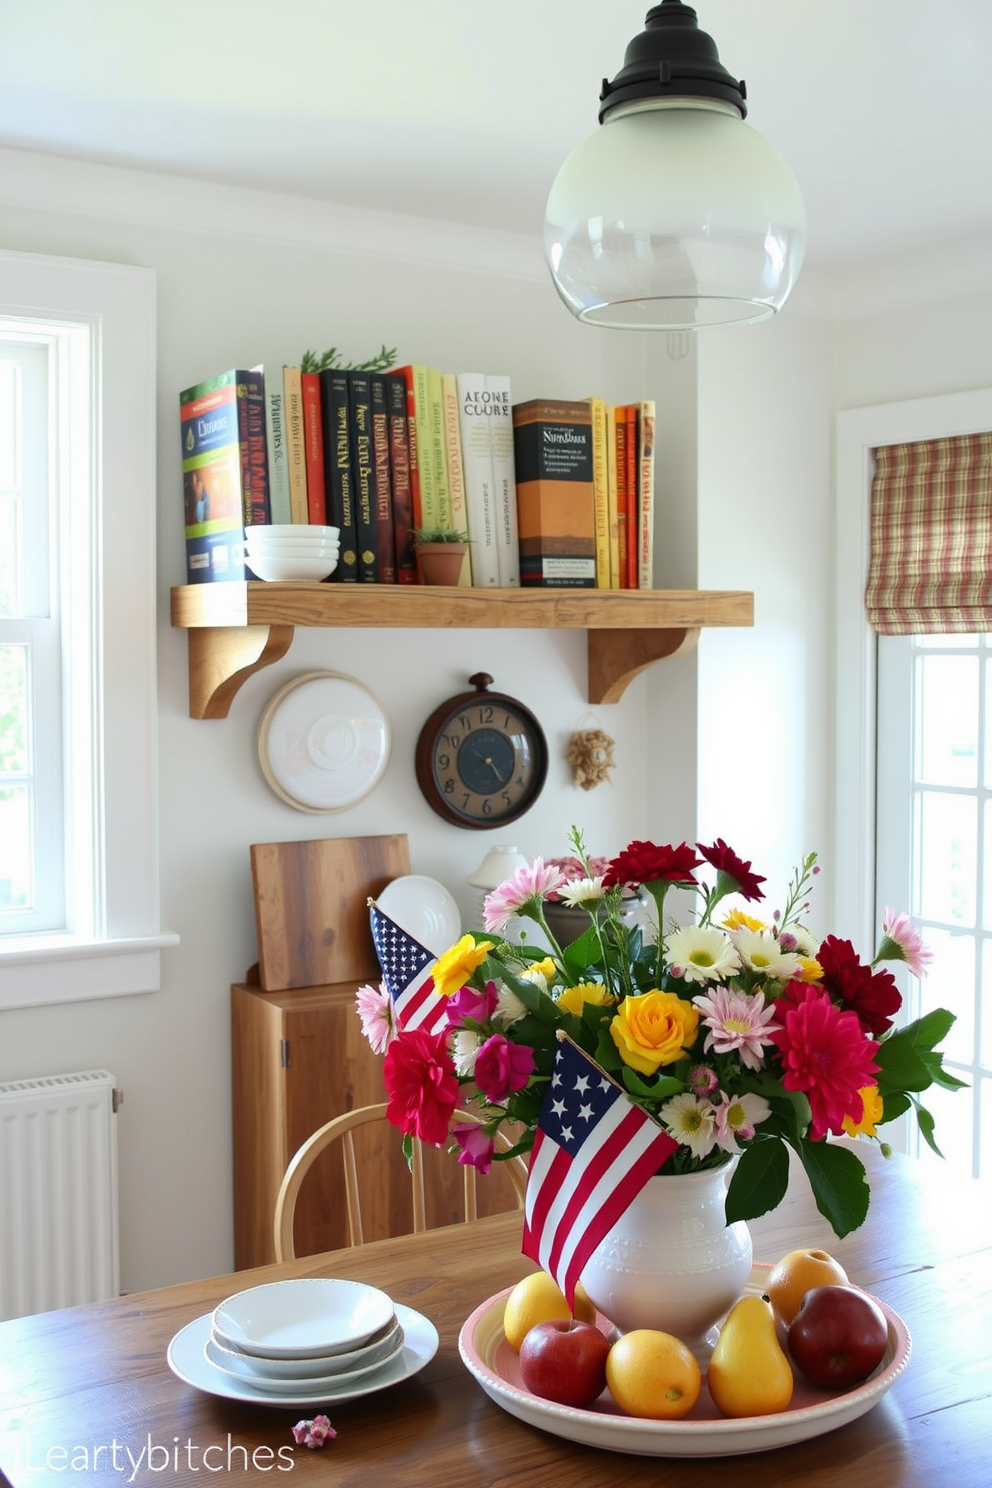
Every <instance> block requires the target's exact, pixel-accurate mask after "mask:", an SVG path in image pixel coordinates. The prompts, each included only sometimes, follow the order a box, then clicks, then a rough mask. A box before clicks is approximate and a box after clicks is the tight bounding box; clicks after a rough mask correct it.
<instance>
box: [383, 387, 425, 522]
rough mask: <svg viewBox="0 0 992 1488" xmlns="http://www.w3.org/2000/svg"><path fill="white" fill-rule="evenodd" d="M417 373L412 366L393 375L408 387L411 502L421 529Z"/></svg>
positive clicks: (407, 417)
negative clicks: (400, 378)
mask: <svg viewBox="0 0 992 1488" xmlns="http://www.w3.org/2000/svg"><path fill="white" fill-rule="evenodd" d="M416 371H417V369H416V367H412V366H406V367H396V368H394V369H393V372H392V374H391V375H392V376H394V377H402V379H403V382H404V385H405V387H406V431H407V442H408V444H409V446H410V500H411V503H412V505H413V525H414V527H415V528H418V529H419V528H421V527H423V525H424V501H423V492H422V487H421V473H420V464H421V458H420V438H419V430H418V427H417V390H416V381H417V379H416V376H415V374H416Z"/></svg>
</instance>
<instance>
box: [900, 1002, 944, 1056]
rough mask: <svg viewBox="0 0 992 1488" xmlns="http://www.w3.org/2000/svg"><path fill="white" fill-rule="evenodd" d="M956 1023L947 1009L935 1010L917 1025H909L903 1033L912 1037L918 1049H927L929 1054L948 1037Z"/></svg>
mask: <svg viewBox="0 0 992 1488" xmlns="http://www.w3.org/2000/svg"><path fill="white" fill-rule="evenodd" d="M954 1023H955V1017H954V1014H953V1013H949V1012H948V1011H947V1009H946V1008H934V1010H933V1012H932V1013H925V1014H924V1016H923V1017H922V1018H917V1019H916V1022H915V1023H907V1025H906V1027H905V1028H904V1029H902V1030H901V1032H902V1033H906V1034H909V1035H911V1037H912V1040H913V1043H914V1044H915V1045H916V1047H917V1049H921V1050H922V1049H926V1050H927V1051H928V1052H929V1051H932V1050H933V1049H935V1048H936V1046H937V1045H938V1044H939V1043H940V1041H941V1040H942V1039H945V1038H946V1037H947V1035H948V1034H949V1033H950V1031H951V1029H952V1027H953V1026H954Z"/></svg>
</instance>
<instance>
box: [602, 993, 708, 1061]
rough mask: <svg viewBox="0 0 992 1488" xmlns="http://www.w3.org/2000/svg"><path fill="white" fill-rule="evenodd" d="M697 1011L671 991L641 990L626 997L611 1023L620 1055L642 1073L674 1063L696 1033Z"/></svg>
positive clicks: (613, 1036) (611, 1032)
mask: <svg viewBox="0 0 992 1488" xmlns="http://www.w3.org/2000/svg"><path fill="white" fill-rule="evenodd" d="M698 1026H699V1014H698V1013H697V1012H696V1009H695V1008H694V1007H693V1005H692V1003H691V1002H685V1001H683V999H682V998H681V997H678V996H676V994H675V993H674V992H642V993H641V994H640V995H639V996H637V997H625V998H624V1000H623V1002H622V1003H621V1004H620V1006H619V1007H618V1008H617V1014H616V1017H615V1018H614V1019H613V1022H612V1023H611V1024H610V1034H611V1036H612V1039H613V1042H614V1043H615V1044H616V1046H617V1048H618V1049H619V1051H620V1058H621V1059H622V1060H623V1062H624V1064H629V1065H630V1067H631V1069H635V1070H637V1071H638V1072H639V1073H640V1074H642V1075H653V1074H654V1073H655V1071H656V1070H657V1069H658V1068H659V1067H660V1066H661V1065H663V1064H674V1063H675V1061H676V1060H677V1059H681V1058H682V1056H683V1054H684V1053H685V1052H686V1050H687V1049H688V1048H689V1046H690V1045H691V1044H692V1042H693V1040H694V1039H695V1037H696V1029H697V1027H698Z"/></svg>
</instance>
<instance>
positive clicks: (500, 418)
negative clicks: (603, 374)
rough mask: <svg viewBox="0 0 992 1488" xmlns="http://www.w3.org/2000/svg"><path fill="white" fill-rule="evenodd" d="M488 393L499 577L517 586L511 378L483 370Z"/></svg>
mask: <svg viewBox="0 0 992 1488" xmlns="http://www.w3.org/2000/svg"><path fill="white" fill-rule="evenodd" d="M486 392H487V393H488V394H489V397H490V407H491V409H492V414H491V418H492V423H491V424H490V431H491V437H492V450H493V482H494V486H495V493H496V551H497V556H498V559H499V581H500V584H501V586H502V587H503V588H504V589H511V588H512V589H516V588H519V586H520V550H519V533H518V520H517V478H516V470H515V458H514V437H513V405H512V403H511V401H510V379H509V377H507V376H505V375H503V374H498V375H493V374H491V373H488V372H487V373H486Z"/></svg>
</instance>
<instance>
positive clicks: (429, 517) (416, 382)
mask: <svg viewBox="0 0 992 1488" xmlns="http://www.w3.org/2000/svg"><path fill="white" fill-rule="evenodd" d="M429 370H430V369H429V368H428V367H421V366H415V367H414V368H413V407H414V424H415V426H416V431H417V433H416V440H417V469H418V471H419V474H420V521H419V522H418V523H417V526H418V527H420V528H424V529H428V528H437V527H440V525H441V508H440V492H439V490H438V483H437V463H436V461H435V458H434V436H433V432H432V429H431V414H430V392H429V389H428V373H429Z"/></svg>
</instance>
